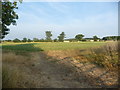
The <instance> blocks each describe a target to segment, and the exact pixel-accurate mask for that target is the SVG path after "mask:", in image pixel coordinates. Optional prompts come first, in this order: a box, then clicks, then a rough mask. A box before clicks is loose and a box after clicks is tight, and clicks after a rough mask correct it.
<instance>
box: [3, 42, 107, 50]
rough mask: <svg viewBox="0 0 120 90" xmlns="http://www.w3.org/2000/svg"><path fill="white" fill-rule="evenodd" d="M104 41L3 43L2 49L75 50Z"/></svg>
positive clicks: (100, 43) (95, 45)
mask: <svg viewBox="0 0 120 90" xmlns="http://www.w3.org/2000/svg"><path fill="white" fill-rule="evenodd" d="M104 44H105V42H80V43H78V42H76V43H72V42H71V43H64V42H56V43H55V42H42V43H41V42H40V43H3V44H2V49H3V50H14V51H48V50H75V49H77V50H78V49H88V48H93V47H99V46H101V45H104Z"/></svg>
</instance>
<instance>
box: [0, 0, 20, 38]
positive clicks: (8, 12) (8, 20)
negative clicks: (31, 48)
mask: <svg viewBox="0 0 120 90" xmlns="http://www.w3.org/2000/svg"><path fill="white" fill-rule="evenodd" d="M21 1H22V0H20V2H21ZM0 4H1V5H0V6H2V10H1V11H0V13H1V15H0V24H1V25H0V26H1V29H2V30H0V33H1V37H0V38H4V37H5V35H7V34H8V33H9V31H10V29H9V28H8V26H10V25H11V24H13V25H16V19H18V15H17V14H16V12H15V9H18V7H17V2H16V1H14V2H10V1H9V0H7V1H6V0H3V2H1V1H0Z"/></svg>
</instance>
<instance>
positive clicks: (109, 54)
mask: <svg viewBox="0 0 120 90" xmlns="http://www.w3.org/2000/svg"><path fill="white" fill-rule="evenodd" d="M88 59H89V60H90V61H91V62H93V63H95V64H98V65H100V66H103V67H105V68H107V69H109V70H115V69H116V70H117V68H118V67H117V66H118V42H114V43H108V44H106V45H104V46H101V47H99V48H93V49H91V53H90V57H89V58H88Z"/></svg>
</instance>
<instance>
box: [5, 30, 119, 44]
mask: <svg viewBox="0 0 120 90" xmlns="http://www.w3.org/2000/svg"><path fill="white" fill-rule="evenodd" d="M45 35H46V37H45V39H43V38H42V39H38V38H33V39H28V38H23V39H22V40H20V39H18V38H15V39H14V40H5V41H7V42H64V40H66V41H69V42H76V41H90V40H93V41H100V40H103V41H107V40H114V41H115V40H120V36H107V37H103V38H102V39H100V38H98V36H96V35H95V36H93V38H83V37H84V36H85V35H83V34H77V35H76V36H75V37H74V38H73V39H65V38H66V37H65V36H66V35H65V33H64V32H61V33H60V34H59V36H58V37H57V38H55V39H52V36H53V35H52V31H45Z"/></svg>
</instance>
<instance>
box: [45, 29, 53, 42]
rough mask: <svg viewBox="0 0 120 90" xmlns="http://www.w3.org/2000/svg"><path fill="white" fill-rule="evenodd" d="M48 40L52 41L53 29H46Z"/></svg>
mask: <svg viewBox="0 0 120 90" xmlns="http://www.w3.org/2000/svg"><path fill="white" fill-rule="evenodd" d="M45 33H46V41H52V39H51V37H52V33H51V31H46V32H45Z"/></svg>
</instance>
